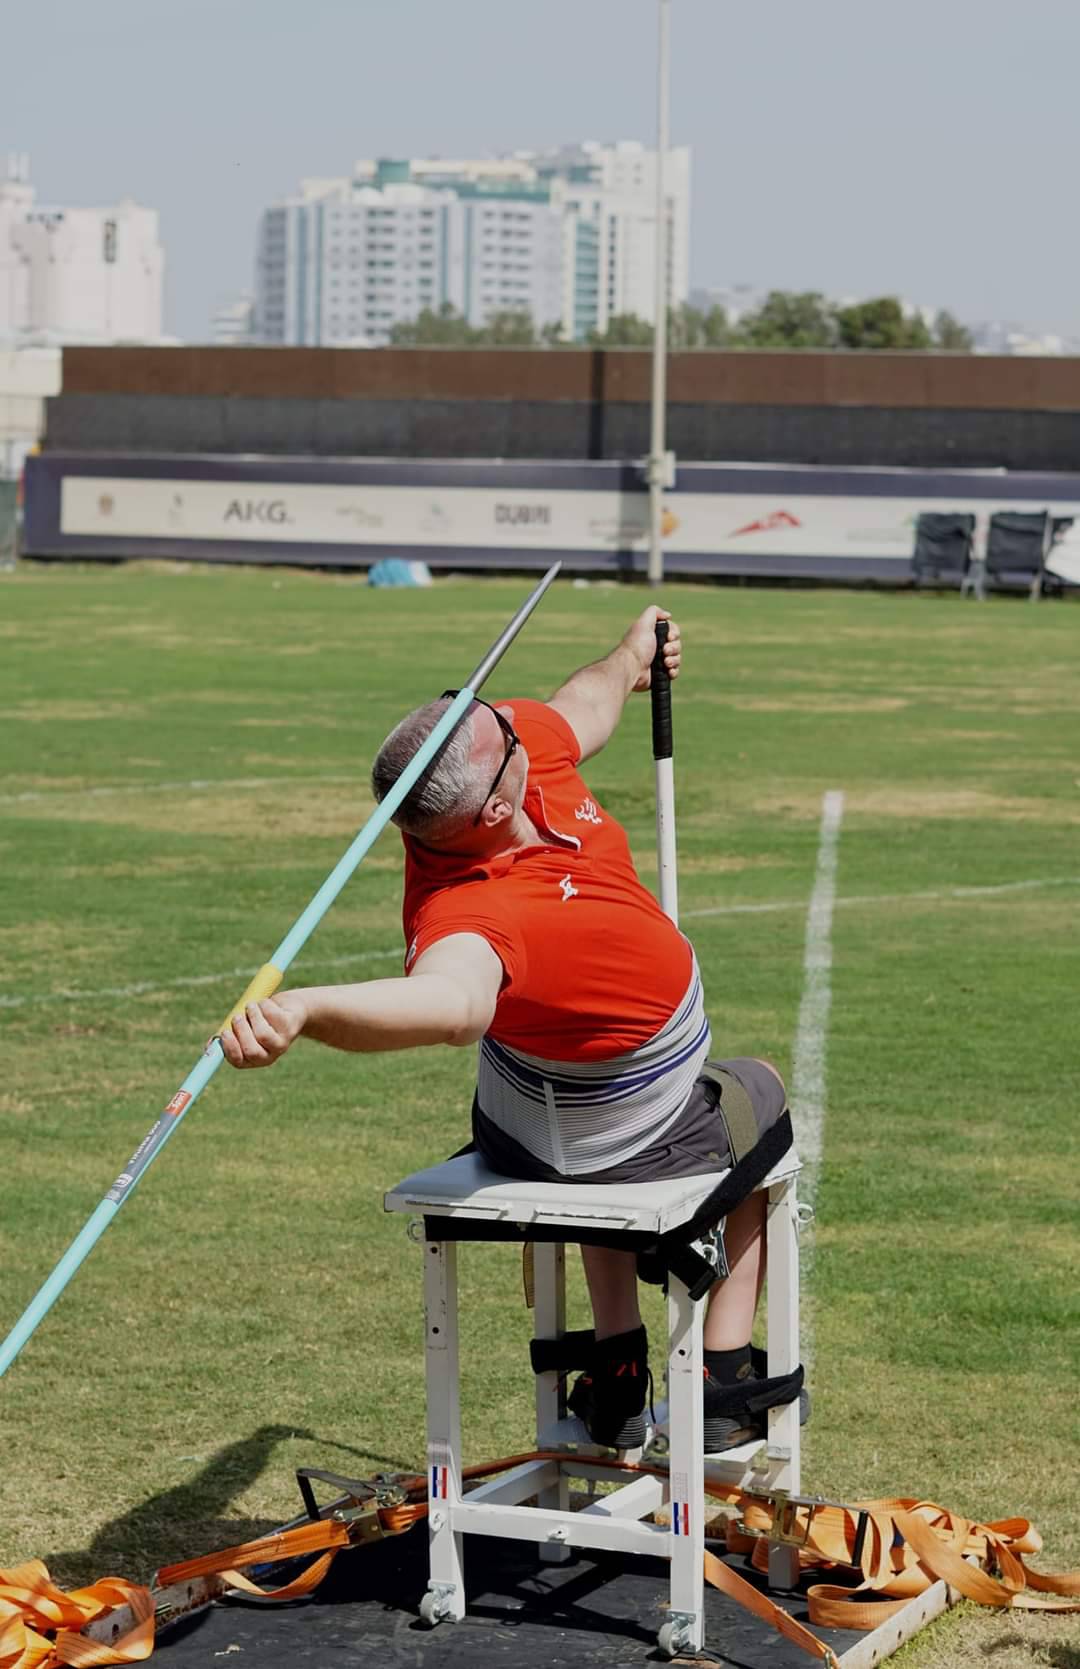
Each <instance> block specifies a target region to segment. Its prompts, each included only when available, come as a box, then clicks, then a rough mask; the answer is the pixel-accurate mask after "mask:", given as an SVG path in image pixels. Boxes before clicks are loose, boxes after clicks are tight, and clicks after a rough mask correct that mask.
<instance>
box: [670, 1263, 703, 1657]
mask: <svg viewBox="0 0 1080 1669" xmlns="http://www.w3.org/2000/svg"><path fill="white" fill-rule="evenodd" d="M704 1317H705V1305H704V1304H703V1303H701V1302H700V1301H698V1302H697V1303H695V1302H694V1300H693V1299H692V1298H691V1296H690V1294H689V1292H688V1291H687V1289H686V1287H685V1286H684V1285H683V1283H682V1281H680V1280H679V1278H678V1276H677V1275H670V1276H669V1277H668V1431H669V1442H670V1454H669V1465H670V1471H669V1477H670V1480H671V1609H672V1611H673V1612H678V1613H681V1614H682V1617H683V1618H685V1623H684V1628H685V1635H684V1638H683V1641H682V1645H681V1648H680V1649H681V1650H682V1651H691V1652H700V1650H701V1648H702V1646H703V1645H704V1643H705V1601H704V1553H705V1409H704V1402H703V1399H702V1394H701V1386H702V1380H703V1377H704V1356H703V1345H702V1337H703V1327H704Z"/></svg>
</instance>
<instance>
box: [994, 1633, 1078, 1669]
mask: <svg viewBox="0 0 1080 1669" xmlns="http://www.w3.org/2000/svg"><path fill="white" fill-rule="evenodd" d="M1012 1646H1017V1647H1019V1648H1020V1649H1021V1650H1022V1651H1024V1652H1025V1653H1030V1654H1031V1658H1032V1662H1036V1661H1038V1662H1039V1663H1044V1664H1046V1665H1047V1669H1080V1646H1069V1645H1066V1644H1065V1643H1064V1642H1054V1643H1053V1644H1048V1643H1046V1642H1043V1641H1039V1642H1038V1643H1037V1644H1036V1643H1034V1642H1033V1641H1032V1640H1030V1639H1029V1638H1028V1636H1027V1635H1024V1634H1018V1633H1016V1632H1015V1631H1014V1632H1012V1633H1010V1634H999V1635H998V1637H997V1639H996V1640H991V1641H989V1643H988V1644H987V1645H985V1646H984V1647H983V1648H982V1653H983V1656H984V1657H987V1658H993V1656H994V1654H995V1652H1004V1651H1008V1650H1009V1648H1010V1647H1012Z"/></svg>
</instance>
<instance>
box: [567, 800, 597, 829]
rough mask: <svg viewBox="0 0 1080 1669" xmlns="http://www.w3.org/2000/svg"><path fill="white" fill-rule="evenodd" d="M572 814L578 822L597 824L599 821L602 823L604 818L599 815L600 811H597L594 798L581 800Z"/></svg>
mask: <svg viewBox="0 0 1080 1669" xmlns="http://www.w3.org/2000/svg"><path fill="white" fill-rule="evenodd" d="M574 816H575V817H576V818H577V820H578V822H579V823H597V824H599V823H602V822H603V821H604V819H603V818H602V817H601V815H600V812H599V809H598V807H597V804H596V801H595V800H582V802H581V804H580V805H579V806H578V808H577V810H576V811H575V812H574Z"/></svg>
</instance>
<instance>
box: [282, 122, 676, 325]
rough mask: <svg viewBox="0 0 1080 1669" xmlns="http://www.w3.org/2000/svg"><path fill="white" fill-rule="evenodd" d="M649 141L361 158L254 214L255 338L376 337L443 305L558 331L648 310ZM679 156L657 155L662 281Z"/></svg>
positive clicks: (481, 318) (474, 316)
mask: <svg viewBox="0 0 1080 1669" xmlns="http://www.w3.org/2000/svg"><path fill="white" fill-rule="evenodd" d="M655 170H656V154H655V152H650V151H647V150H645V149H644V147H642V146H640V145H637V144H633V143H624V144H621V145H615V146H601V145H594V144H586V145H578V146H567V147H564V148H563V149H561V150H559V151H553V152H547V153H538V152H521V153H519V154H517V155H515V156H513V157H500V158H495V159H492V160H480V161H447V160H444V159H438V158H436V159H414V160H411V161H380V162H371V161H365V162H359V163H357V164H356V166H355V169H354V171H353V174H352V177H351V178H349V179H331V180H307V181H305V182H304V184H303V186H302V189H301V191H300V193H299V194H298V195H297V196H295V197H291V198H288V199H287V200H286V201H284V202H282V203H279V204H276V205H274V206H273V207H272V208H270V209H267V210H266V212H265V213H264V215H263V217H262V220H261V222H260V227H259V243H258V257H257V270H256V309H255V317H256V332H257V335H258V337H259V339H260V340H262V341H264V342H280V343H307V344H323V345H331V344H336V345H339V346H340V345H345V344H349V343H354V344H356V345H367V344H372V345H376V344H379V343H383V342H386V341H387V340H388V339H389V335H390V331H391V329H392V327H393V326H394V325H395V324H396V323H398V322H399V321H405V320H410V319H414V318H416V316H417V315H418V314H419V313H421V312H422V311H423V310H424V309H425V308H430V309H432V310H433V311H435V312H437V311H438V310H439V308H440V307H442V306H444V305H445V304H447V303H449V304H450V305H451V306H452V307H453V308H454V309H455V310H456V311H457V312H459V313H461V314H463V315H464V316H465V318H466V319H468V321H469V323H470V324H472V325H473V326H481V325H483V324H485V323H487V322H488V320H490V318H491V317H492V315H493V314H495V313H499V312H528V313H529V314H530V315H531V317H532V320H533V323H534V325H535V326H536V327H537V328H538V329H542V328H543V327H545V326H553V327H556V328H557V329H558V330H559V331H560V333H561V334H562V335H563V336H564V337H566V338H581V337H584V336H585V335H587V334H588V332H589V331H590V330H594V329H595V330H601V331H602V330H604V329H605V328H606V327H607V324H608V321H609V319H610V318H611V317H612V316H613V315H614V314H616V313H637V314H638V315H639V316H641V317H643V318H651V317H652V313H653V296H654V285H655V274H654V251H655V227H656V206H655V191H656V173H655ZM689 181H690V158H689V152H688V151H687V150H685V149H681V150H675V151H672V152H671V153H669V164H668V170H667V176H666V180H665V197H666V201H667V215H666V226H665V234H666V244H667V260H668V291H669V296H670V298H671V302H672V305H677V304H678V303H679V302H681V301H684V300H685V299H686V295H687V292H688V287H689Z"/></svg>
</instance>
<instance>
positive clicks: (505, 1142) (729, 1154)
mask: <svg viewBox="0 0 1080 1669" xmlns="http://www.w3.org/2000/svg"><path fill="white" fill-rule="evenodd" d="M725 1097H726V1099H727V1107H726V1109H725ZM786 1106H787V1094H786V1092H785V1090H784V1086H783V1084H782V1083H781V1081H780V1079H779V1078H778V1077H777V1076H776V1074H775V1072H771V1071H770V1070H769V1068H768V1067H767V1066H765V1065H764V1063H763V1062H762V1061H759V1060H754V1059H752V1058H751V1057H750V1056H746V1055H739V1056H736V1057H734V1058H733V1059H731V1060H722V1061H708V1062H707V1063H706V1066H705V1069H704V1071H703V1072H702V1074H701V1076H700V1077H699V1078H698V1080H697V1082H696V1083H695V1085H694V1087H693V1089H692V1090H691V1092H690V1098H689V1100H688V1101H687V1102H686V1105H685V1106H684V1107H683V1109H682V1111H681V1112H680V1113H679V1116H678V1118H677V1119H676V1120H675V1122H674V1124H672V1125H671V1126H670V1127H669V1128H668V1129H667V1130H665V1131H664V1134H663V1136H661V1138H660V1139H659V1141H657V1142H654V1143H653V1144H652V1145H651V1146H650V1147H647V1148H643V1149H642V1151H641V1152H640V1153H635V1154H634V1156H633V1158H632V1159H624V1160H623V1161H621V1163H619V1164H618V1165H610V1166H609V1167H608V1168H607V1169H606V1170H603V1171H590V1172H587V1173H585V1174H578V1175H577V1176H563V1175H562V1173H561V1172H559V1171H556V1170H553V1169H552V1167H551V1166H550V1165H545V1163H544V1162H543V1160H542V1159H537V1158H536V1157H535V1156H534V1155H533V1154H531V1153H530V1152H529V1151H528V1150H527V1149H526V1148H523V1147H522V1146H521V1144H520V1143H519V1142H515V1141H514V1139H513V1137H512V1136H507V1135H505V1134H504V1133H503V1131H501V1130H499V1129H498V1128H497V1127H496V1126H495V1125H494V1124H492V1123H491V1121H490V1120H489V1119H488V1118H486V1117H485V1116H484V1114H483V1113H482V1112H481V1110H480V1107H479V1105H478V1104H477V1102H476V1100H475V1098H474V1100H473V1142H474V1144H475V1146H476V1149H477V1151H478V1152H479V1153H480V1154H481V1156H482V1157H483V1158H484V1159H486V1161H487V1163H488V1164H489V1165H490V1166H491V1168H492V1170H495V1171H498V1172H499V1173H500V1174H501V1175H502V1176H519V1177H523V1178H526V1179H527V1180H529V1181H531V1182H655V1181H657V1180H658V1179H659V1178H661V1177H669V1176H703V1175H706V1174H707V1173H708V1172H710V1171H726V1170H728V1169H729V1168H730V1167H731V1166H732V1165H733V1164H735V1162H736V1161H737V1160H739V1159H741V1158H742V1156H743V1154H744V1153H745V1152H747V1151H748V1150H749V1148H750V1147H751V1146H752V1145H753V1143H754V1142H755V1141H756V1140H758V1139H759V1138H760V1137H761V1136H763V1135H764V1134H765V1132H766V1130H769V1129H771V1128H772V1126H773V1125H774V1124H775V1123H776V1121H777V1119H778V1118H779V1117H780V1116H781V1114H782V1113H783V1111H784V1109H785V1107H786Z"/></svg>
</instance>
